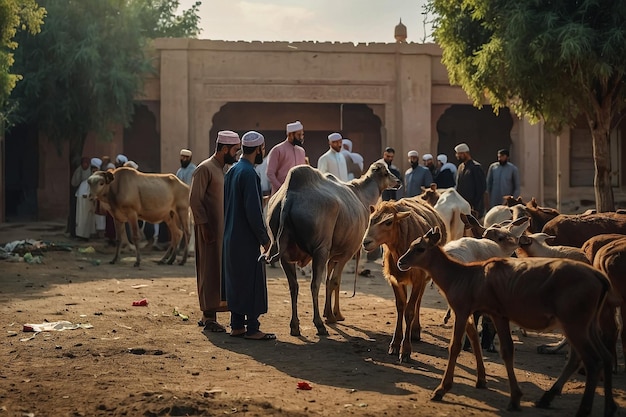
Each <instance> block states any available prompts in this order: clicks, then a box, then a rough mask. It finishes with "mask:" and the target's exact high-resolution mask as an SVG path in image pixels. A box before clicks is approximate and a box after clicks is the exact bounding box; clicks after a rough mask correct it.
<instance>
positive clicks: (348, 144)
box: [341, 138, 352, 152]
mask: <svg viewBox="0 0 626 417" xmlns="http://www.w3.org/2000/svg"><path fill="white" fill-rule="evenodd" d="M341 146H343V147H344V148H346V147H347V148H348V152H352V141H351V140H350V139H346V138H343V140H342V141H341Z"/></svg>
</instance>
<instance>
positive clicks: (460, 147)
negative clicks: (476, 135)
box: [454, 143, 470, 153]
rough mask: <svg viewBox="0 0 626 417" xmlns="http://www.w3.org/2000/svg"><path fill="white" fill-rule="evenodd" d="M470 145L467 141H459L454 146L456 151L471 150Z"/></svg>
mask: <svg viewBox="0 0 626 417" xmlns="http://www.w3.org/2000/svg"><path fill="white" fill-rule="evenodd" d="M469 151H470V150H469V146H467V144H466V143H459V144H458V145H456V146H455V147H454V152H457V153H458V152H469Z"/></svg>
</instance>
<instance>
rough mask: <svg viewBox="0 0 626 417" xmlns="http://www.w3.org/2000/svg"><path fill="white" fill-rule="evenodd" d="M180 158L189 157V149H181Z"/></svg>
mask: <svg viewBox="0 0 626 417" xmlns="http://www.w3.org/2000/svg"><path fill="white" fill-rule="evenodd" d="M180 156H191V151H190V150H189V149H181V150H180Z"/></svg>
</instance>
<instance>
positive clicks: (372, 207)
mask: <svg viewBox="0 0 626 417" xmlns="http://www.w3.org/2000/svg"><path fill="white" fill-rule="evenodd" d="M375 211H376V207H374V206H370V213H371V214H374V212H375Z"/></svg>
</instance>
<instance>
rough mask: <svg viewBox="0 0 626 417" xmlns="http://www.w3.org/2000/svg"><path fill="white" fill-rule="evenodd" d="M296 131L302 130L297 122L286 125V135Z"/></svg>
mask: <svg viewBox="0 0 626 417" xmlns="http://www.w3.org/2000/svg"><path fill="white" fill-rule="evenodd" d="M298 130H304V126H302V123H300V121H299V120H296V121H295V122H293V123H287V133H291V132H297V131H298Z"/></svg>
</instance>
